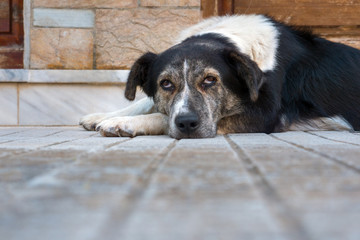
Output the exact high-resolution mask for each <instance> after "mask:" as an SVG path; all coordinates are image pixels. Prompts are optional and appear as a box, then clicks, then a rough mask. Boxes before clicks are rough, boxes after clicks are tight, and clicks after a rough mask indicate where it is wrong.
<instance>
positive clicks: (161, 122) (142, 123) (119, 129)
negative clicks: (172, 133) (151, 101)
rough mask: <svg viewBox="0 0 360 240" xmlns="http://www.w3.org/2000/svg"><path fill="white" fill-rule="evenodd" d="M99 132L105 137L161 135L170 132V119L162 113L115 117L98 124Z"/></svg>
mask: <svg viewBox="0 0 360 240" xmlns="http://www.w3.org/2000/svg"><path fill="white" fill-rule="evenodd" d="M96 130H97V131H99V132H100V134H101V135H103V136H105V137H135V136H141V135H161V134H167V132H168V117H167V116H166V115H164V114H162V113H153V114H146V115H138V116H127V117H114V118H110V119H107V120H104V121H102V122H101V123H100V124H98V126H97V128H96Z"/></svg>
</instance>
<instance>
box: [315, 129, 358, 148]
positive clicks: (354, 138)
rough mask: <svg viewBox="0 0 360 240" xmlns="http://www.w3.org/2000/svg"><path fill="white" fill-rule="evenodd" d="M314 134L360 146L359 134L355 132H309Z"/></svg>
mask: <svg viewBox="0 0 360 240" xmlns="http://www.w3.org/2000/svg"><path fill="white" fill-rule="evenodd" d="M310 133H311V134H314V135H316V136H320V137H323V138H327V139H330V140H335V141H339V142H343V143H351V144H354V145H358V146H360V136H359V135H358V134H356V133H349V132H346V131H345V132H333V131H316V132H310Z"/></svg>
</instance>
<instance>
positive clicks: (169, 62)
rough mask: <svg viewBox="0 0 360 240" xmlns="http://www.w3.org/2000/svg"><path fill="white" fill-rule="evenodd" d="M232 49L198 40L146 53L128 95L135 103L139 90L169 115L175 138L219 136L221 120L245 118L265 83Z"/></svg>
mask: <svg viewBox="0 0 360 240" xmlns="http://www.w3.org/2000/svg"><path fill="white" fill-rule="evenodd" d="M229 46H230V47H229ZM231 46H232V45H231V44H230V43H228V42H226V41H225V40H224V39H221V38H219V37H215V36H210V37H193V38H190V39H187V40H185V41H184V42H183V43H181V44H179V45H176V46H174V47H172V48H170V49H168V50H166V51H165V52H163V53H161V54H159V55H156V54H154V53H146V54H144V55H143V56H142V57H140V58H139V59H138V60H137V61H136V62H135V64H134V65H133V67H132V69H131V71H130V75H129V78H128V82H127V85H126V90H125V96H126V98H128V99H129V100H133V99H134V98H135V92H136V88H137V86H140V87H141V88H142V89H143V91H144V92H145V93H146V94H147V95H148V96H149V97H152V98H153V99H154V103H155V106H156V108H157V110H158V111H159V112H161V113H164V114H166V115H168V116H169V135H170V136H171V137H174V138H177V139H180V138H205V137H214V136H215V135H216V132H217V123H218V121H219V120H220V119H222V118H224V117H227V116H231V115H234V114H241V113H242V112H243V111H244V108H246V106H247V105H248V103H251V102H255V101H256V100H257V98H258V94H259V89H260V87H261V85H262V83H263V73H262V71H261V70H260V69H259V68H258V66H257V64H256V63H255V62H253V61H252V60H251V59H250V58H249V57H248V56H246V55H244V54H241V53H240V52H238V51H237V50H236V48H235V47H231Z"/></svg>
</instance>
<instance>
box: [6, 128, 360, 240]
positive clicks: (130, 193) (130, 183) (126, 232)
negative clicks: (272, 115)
mask: <svg viewBox="0 0 360 240" xmlns="http://www.w3.org/2000/svg"><path fill="white" fill-rule="evenodd" d="M0 239H3V240H11V239H19V240H20V239H21V240H32V239H34V240H39V239H40V240H42V239H46V240H47V239H49V240H58V239H59V240H72V239H74V240H85V239H86V240H87V239H89V240H91V239H93V240H97V239H100V240H111V239H119V240H123V239H144V240H153V239H154V240H162V239H164V240H173V239H174V240H177V239H179V240H183V239H194V240H202V239H222V240H227V239H234V240H252V239H261V240H262V239H264V240H265V239H266V240H268V239H270V240H271V239H276V240H277V239H284V240H287V239H295V240H298V239H299V240H300V239H301V240H302V239H304V240H307V239H314V240H316V239H324V240H332V239H334V240H335V239H336V240H347V239H351V240H359V239H360V133H349V132H286V133H278V134H271V135H266V134H235V135H228V136H218V137H216V138H214V139H196V140H180V141H177V140H174V139H171V138H169V137H167V136H151V137H136V138H133V139H130V138H103V137H101V136H99V135H98V133H95V132H87V131H84V130H82V129H81V128H78V127H46V128H41V127H9V128H6V127H3V128H0Z"/></svg>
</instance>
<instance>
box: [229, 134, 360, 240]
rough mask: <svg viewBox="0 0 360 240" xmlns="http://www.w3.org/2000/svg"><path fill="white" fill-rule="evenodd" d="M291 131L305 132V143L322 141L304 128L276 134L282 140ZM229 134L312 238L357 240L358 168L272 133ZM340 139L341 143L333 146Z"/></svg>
mask: <svg viewBox="0 0 360 240" xmlns="http://www.w3.org/2000/svg"><path fill="white" fill-rule="evenodd" d="M289 135H291V136H292V139H296V140H297V139H298V137H299V138H300V137H301V136H302V138H303V142H301V143H302V144H305V143H307V142H312V143H313V144H323V142H322V141H320V142H319V141H318V140H317V137H316V136H313V135H310V134H305V135H306V136H307V141H306V139H305V137H304V136H305V135H303V133H300V132H298V133H296V134H295V133H279V134H276V136H277V137H278V138H279V139H283V138H285V137H286V136H289ZM230 138H231V139H232V140H233V141H234V142H235V143H236V144H237V145H238V146H239V147H240V148H241V151H242V152H243V154H244V156H245V157H248V158H249V161H250V162H251V163H252V164H253V166H252V167H253V168H256V169H258V173H257V175H258V176H257V177H260V178H263V179H264V181H266V182H268V184H269V186H270V189H271V190H272V191H273V194H278V198H279V199H280V200H281V201H283V202H284V205H288V206H289V207H288V209H289V210H291V211H292V212H293V214H294V215H295V217H296V219H297V220H298V221H299V224H301V225H302V226H303V227H304V229H306V231H307V232H308V234H309V236H308V237H310V238H311V239H355V238H354V236H359V234H360V230H359V229H358V228H357V227H356V226H355V225H356V223H355V222H357V221H359V220H360V208H359V207H356V206H358V205H359V199H360V184H359V183H360V175H359V173H358V172H357V171H354V170H353V169H349V168H348V167H346V166H343V165H340V164H338V163H337V162H334V161H332V160H329V159H327V158H326V157H321V156H318V155H317V154H314V153H313V152H310V151H306V150H304V149H303V148H300V147H296V146H293V145H291V144H288V143H286V142H283V141H279V140H277V139H274V138H272V137H271V136H269V135H265V134H243V135H233V136H230ZM289 139H290V137H289ZM296 140H293V141H296ZM296 142H297V144H299V141H296ZM329 144H330V143H329ZM338 144H342V143H339V142H337V143H335V144H333V143H331V144H330V146H332V147H334V146H336V145H338ZM357 153H358V154H359V153H360V149H358V150H357ZM275 196H276V195H275ZM354 221H355V222H354Z"/></svg>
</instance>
